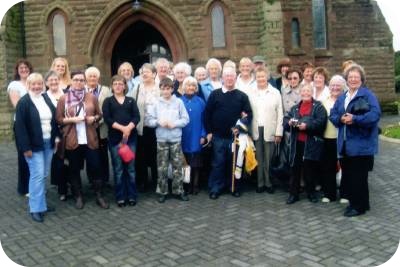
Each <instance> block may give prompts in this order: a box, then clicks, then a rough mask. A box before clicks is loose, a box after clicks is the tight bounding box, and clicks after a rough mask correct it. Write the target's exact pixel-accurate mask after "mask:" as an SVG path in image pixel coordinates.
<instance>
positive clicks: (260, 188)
mask: <svg viewBox="0 0 400 267" xmlns="http://www.w3.org/2000/svg"><path fill="white" fill-rule="evenodd" d="M264 191H265V187H264V186H263V187H257V189H256V193H262V192H264Z"/></svg>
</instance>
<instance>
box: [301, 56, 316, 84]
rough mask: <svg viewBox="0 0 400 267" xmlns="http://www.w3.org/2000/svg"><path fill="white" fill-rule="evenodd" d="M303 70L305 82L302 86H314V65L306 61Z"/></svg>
mask: <svg viewBox="0 0 400 267" xmlns="http://www.w3.org/2000/svg"><path fill="white" fill-rule="evenodd" d="M301 70H302V71H303V81H302V82H301V84H312V80H313V72H314V65H313V64H312V63H311V62H309V61H306V62H304V63H303V64H302V65H301Z"/></svg>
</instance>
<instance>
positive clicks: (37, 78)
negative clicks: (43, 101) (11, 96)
mask: <svg viewBox="0 0 400 267" xmlns="http://www.w3.org/2000/svg"><path fill="white" fill-rule="evenodd" d="M34 82H42V84H43V88H44V80H43V76H42V74H40V73H38V72H33V73H31V74H29V76H28V78H26V85H27V87H28V89H29V87H30V85H31V84H32V83H34Z"/></svg>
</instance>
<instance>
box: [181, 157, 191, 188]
mask: <svg viewBox="0 0 400 267" xmlns="http://www.w3.org/2000/svg"><path fill="white" fill-rule="evenodd" d="M182 161H183V167H182V180H183V182H184V183H185V184H189V183H190V172H191V168H190V165H189V164H188V163H187V161H186V159H185V156H184V155H182Z"/></svg>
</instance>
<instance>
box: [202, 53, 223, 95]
mask: <svg viewBox="0 0 400 267" xmlns="http://www.w3.org/2000/svg"><path fill="white" fill-rule="evenodd" d="M206 70H207V73H208V78H207V79H206V80H204V81H203V82H202V83H201V93H200V94H201V95H203V96H204V101H206V102H207V100H208V97H209V96H210V94H211V92H212V91H214V90H215V89H218V88H222V82H221V73H222V64H221V62H220V61H219V60H218V59H216V58H210V59H209V60H208V61H207V64H206Z"/></svg>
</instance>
